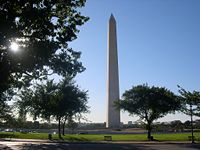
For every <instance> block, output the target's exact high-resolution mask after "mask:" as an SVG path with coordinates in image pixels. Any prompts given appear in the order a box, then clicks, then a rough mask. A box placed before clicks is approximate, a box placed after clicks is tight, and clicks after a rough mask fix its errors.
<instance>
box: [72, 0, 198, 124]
mask: <svg viewBox="0 0 200 150" xmlns="http://www.w3.org/2000/svg"><path fill="white" fill-rule="evenodd" d="M82 13H83V14H84V15H87V16H89V17H90V20H89V21H88V22H87V23H86V24H85V25H83V26H81V27H80V33H79V34H78V39H77V40H76V41H74V42H72V44H70V46H71V47H72V48H74V49H75V50H79V51H81V52H82V58H81V61H82V62H83V64H84V66H85V67H86V71H85V72H84V73H81V74H79V75H78V77H77V82H78V84H79V85H80V87H81V88H82V89H87V90H89V93H88V94H89V106H90V107H91V108H90V111H91V113H90V114H88V115H87V117H88V119H89V120H91V121H93V122H105V121H106V104H107V102H106V57H107V56H106V54H107V27H108V20H109V17H110V14H111V13H113V14H114V16H115V18H116V21H117V36H118V57H119V75H120V93H121V94H120V95H122V93H123V92H124V91H125V90H127V89H130V88H131V87H132V86H133V85H138V84H143V83H148V84H149V85H155V86H164V87H166V88H168V89H170V90H171V91H173V92H175V93H177V84H179V85H180V86H182V87H184V88H185V89H187V90H200V59H199V57H200V1H199V0H123V1H122V0H87V2H86V6H85V7H84V8H83V9H82ZM174 119H182V121H185V120H187V119H189V117H187V116H184V115H182V114H176V115H169V116H167V117H164V118H163V119H161V120H159V121H170V120H174ZM121 120H122V121H123V122H125V123H126V122H127V121H128V120H132V121H135V120H137V118H136V117H129V116H128V115H127V114H126V113H122V115H121Z"/></svg>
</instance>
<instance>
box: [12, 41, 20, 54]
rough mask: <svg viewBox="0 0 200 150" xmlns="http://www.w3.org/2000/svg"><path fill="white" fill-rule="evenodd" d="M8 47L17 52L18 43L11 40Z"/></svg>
mask: <svg viewBox="0 0 200 150" xmlns="http://www.w3.org/2000/svg"><path fill="white" fill-rule="evenodd" d="M10 49H11V50H12V51H14V52H17V51H18V50H19V45H18V44H17V43H15V42H12V43H11V45H10Z"/></svg>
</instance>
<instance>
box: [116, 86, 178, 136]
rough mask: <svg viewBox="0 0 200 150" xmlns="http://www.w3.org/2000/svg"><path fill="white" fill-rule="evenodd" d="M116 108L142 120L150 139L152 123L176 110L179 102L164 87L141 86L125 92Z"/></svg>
mask: <svg viewBox="0 0 200 150" xmlns="http://www.w3.org/2000/svg"><path fill="white" fill-rule="evenodd" d="M117 106H118V107H119V108H121V109H123V110H124V111H128V112H129V113H130V114H133V115H136V116H139V117H140V119H141V120H144V122H145V123H146V129H147V130H148V138H149V139H150V132H151V129H152V123H153V121H154V120H157V119H158V118H161V117H163V116H165V115H166V114H168V113H171V112H175V111H176V110H178V109H179V108H180V102H179V100H178V99H177V97H176V96H175V95H174V94H173V93H172V92H171V91H169V90H167V89H166V88H164V87H154V86H152V87H149V86H148V85H147V84H143V85H138V86H133V87H132V88H131V89H130V90H127V91H125V93H124V94H123V97H122V100H121V101H119V102H117Z"/></svg>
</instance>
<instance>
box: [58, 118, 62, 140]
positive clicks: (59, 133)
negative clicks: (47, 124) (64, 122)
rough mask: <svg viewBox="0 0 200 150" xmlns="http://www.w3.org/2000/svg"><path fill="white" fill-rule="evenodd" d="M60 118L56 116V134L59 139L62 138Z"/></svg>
mask: <svg viewBox="0 0 200 150" xmlns="http://www.w3.org/2000/svg"><path fill="white" fill-rule="evenodd" d="M60 120H61V118H60V117H59V118H58V136H59V139H62V137H61V124H60Z"/></svg>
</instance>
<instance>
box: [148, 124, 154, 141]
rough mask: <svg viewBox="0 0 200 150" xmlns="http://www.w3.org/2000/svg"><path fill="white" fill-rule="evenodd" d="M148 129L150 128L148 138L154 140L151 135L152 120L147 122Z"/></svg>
mask: <svg viewBox="0 0 200 150" xmlns="http://www.w3.org/2000/svg"><path fill="white" fill-rule="evenodd" d="M146 129H147V130H148V135H147V138H148V140H149V141H152V140H153V138H152V137H151V130H152V127H151V123H150V122H148V123H147V125H146Z"/></svg>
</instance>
